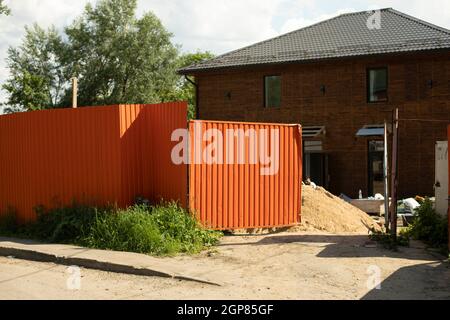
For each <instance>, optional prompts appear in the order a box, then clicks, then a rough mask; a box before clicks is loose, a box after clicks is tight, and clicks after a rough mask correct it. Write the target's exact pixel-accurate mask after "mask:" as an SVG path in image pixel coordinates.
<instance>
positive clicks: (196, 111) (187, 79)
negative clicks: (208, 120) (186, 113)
mask: <svg viewBox="0 0 450 320" xmlns="http://www.w3.org/2000/svg"><path fill="white" fill-rule="evenodd" d="M184 78H185V79H186V81H188V82H189V83H191V84H192V85H193V86H194V87H195V119H197V120H198V119H199V118H200V109H199V105H198V93H199V90H198V85H197V83H195V81H192V80H191V79H189V77H188V76H187V75H186V74H185V75H184Z"/></svg>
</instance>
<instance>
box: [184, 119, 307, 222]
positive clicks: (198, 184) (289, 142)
mask: <svg viewBox="0 0 450 320" xmlns="http://www.w3.org/2000/svg"><path fill="white" fill-rule="evenodd" d="M230 130H232V131H230ZM189 131H190V160H191V161H190V166H189V204H190V208H191V210H193V211H194V212H195V213H196V215H197V217H198V219H199V220H200V221H201V222H202V223H203V224H204V225H205V226H207V227H210V228H213V229H221V230H226V229H241V228H242V229H248V228H270V227H280V226H290V225H295V224H298V223H299V222H300V219H301V218H300V213H301V182H302V139H301V129H300V126H299V125H281V124H261V123H236V122H218V121H192V122H190V125H189ZM234 134H237V136H238V137H239V136H240V137H243V138H242V139H243V140H242V141H243V142H242V143H237V141H239V139H237V138H233V137H234ZM262 137H266V139H263V138H262ZM216 142H217V143H216ZM277 146H278V148H277ZM276 155H278V161H277V160H276V159H277V157H276ZM270 157H272V158H270ZM271 165H272V166H273V171H272V172H264V170H265V169H268V168H270V167H271Z"/></svg>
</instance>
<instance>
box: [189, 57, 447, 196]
mask: <svg viewBox="0 0 450 320" xmlns="http://www.w3.org/2000/svg"><path fill="white" fill-rule="evenodd" d="M379 66H387V67H388V68H389V102H388V103H381V104H368V103H367V102H366V101H367V97H366V70H367V68H368V67H379ZM272 74H279V75H281V76H282V102H281V105H282V106H281V108H279V109H265V108H264V107H263V77H264V76H265V75H272ZM196 79H197V82H198V85H199V97H198V103H199V110H200V118H201V119H208V120H236V121H238V120H239V121H256V122H283V123H300V124H302V125H303V126H312V125H325V126H326V129H327V135H326V138H325V139H324V148H325V150H326V151H328V152H329V156H330V162H329V169H330V189H331V191H332V192H334V193H336V194H339V193H341V192H342V193H345V194H347V195H349V196H352V197H355V196H357V193H358V191H359V189H362V190H363V192H364V194H365V195H366V192H367V189H368V178H367V171H368V168H367V162H368V159H367V148H368V146H367V143H368V142H367V139H366V138H356V136H355V135H356V132H357V130H358V129H360V128H362V127H363V126H364V125H368V124H382V123H383V121H384V119H387V120H388V121H391V116H392V112H391V111H392V110H393V108H395V107H398V108H399V110H400V118H409V119H428V120H433V119H436V120H448V121H447V122H443V123H440V122H418V121H407V122H406V121H402V122H401V123H400V146H399V150H400V158H399V183H400V190H399V192H400V195H401V196H414V195H416V194H420V195H432V194H433V192H434V191H433V184H434V161H435V160H434V153H435V142H436V141H438V140H447V137H446V127H447V124H448V123H450V52H446V53H434V54H430V53H428V54H415V55H405V56H391V57H381V58H380V57H378V58H370V59H369V58H364V59H354V60H339V61H338V60H336V61H329V62H323V63H315V64H290V65H287V64H286V65H278V66H266V67H253V68H241V69H235V70H228V71H214V72H208V73H201V74H197V75H196ZM428 80H433V84H434V85H433V88H432V89H429V88H428V86H427V82H428ZM321 85H325V86H326V93H325V94H322V93H321V91H320V86H321ZM228 92H229V93H231V98H229V97H227V93H228Z"/></svg>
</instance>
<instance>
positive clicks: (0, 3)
mask: <svg viewBox="0 0 450 320" xmlns="http://www.w3.org/2000/svg"><path fill="white" fill-rule="evenodd" d="M10 13H11V12H10V10H9V8H8V7H7V6H6V5H5V4H3V0H0V15H2V14H5V15H9V14H10Z"/></svg>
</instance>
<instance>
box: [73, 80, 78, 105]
mask: <svg viewBox="0 0 450 320" xmlns="http://www.w3.org/2000/svg"><path fill="white" fill-rule="evenodd" d="M77 97H78V79H77V78H76V77H73V78H72V108H73V109H76V108H77V107H78V101H77Z"/></svg>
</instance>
